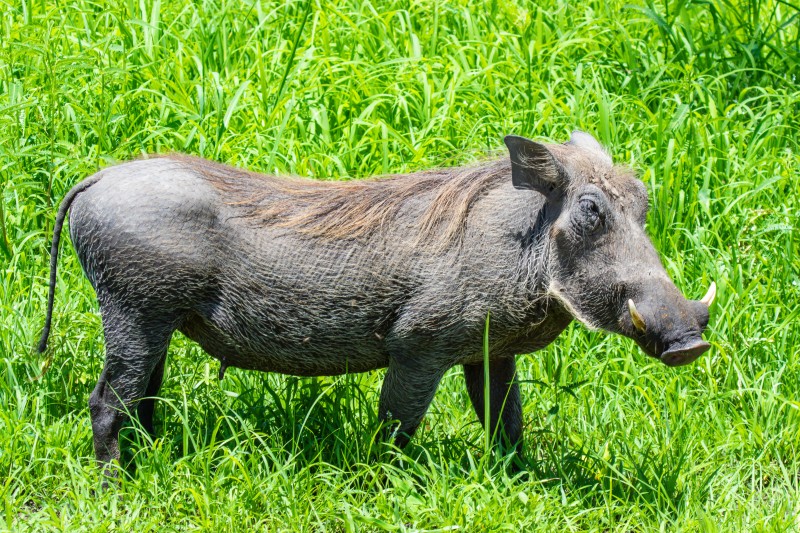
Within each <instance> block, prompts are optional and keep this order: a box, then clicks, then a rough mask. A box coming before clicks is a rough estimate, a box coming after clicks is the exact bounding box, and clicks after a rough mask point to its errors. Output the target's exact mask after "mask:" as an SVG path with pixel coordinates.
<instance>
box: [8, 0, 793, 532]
mask: <svg viewBox="0 0 800 533" xmlns="http://www.w3.org/2000/svg"><path fill="white" fill-rule="evenodd" d="M536 4H538V5H539V6H540V7H536V6H535V5H534V4H533V3H530V4H527V3H526V4H519V5H518V4H514V3H511V2H498V1H496V0H495V1H492V0H486V1H481V0H476V1H471V2H467V1H460V2H450V3H448V2H441V1H436V0H427V1H422V2H418V3H417V2H408V1H403V0H386V1H382V2H377V1H376V2H370V1H368V0H340V1H338V2H328V1H326V0H301V1H290V2H268V1H260V0H244V1H241V0H237V1H234V0H215V1H211V0H195V1H194V2H191V3H190V2H187V1H184V2H179V1H175V2H166V1H165V2H159V1H157V0H156V1H153V0H122V1H119V2H110V1H106V0H94V1H93V0H66V1H60V2H53V1H51V0H0V266H2V268H0V368H2V370H0V509H2V510H1V511H0V517H1V518H2V520H1V521H0V523H1V524H2V525H0V527H2V528H6V529H9V530H15V531H27V530H65V531H82V530H86V531H108V530H117V531H134V530H135V531H148V530H150V531H170V530H189V529H199V530H212V531H239V530H248V531H249V530H259V529H262V530H326V529H331V530H335V531H373V530H384V529H385V530H395V531H404V530H408V531H410V530H445V529H446V528H449V529H446V530H448V531H452V530H461V531H494V530H510V531H523V530H525V531H535V530H543V531H569V530H574V531H587V530H588V531H607V530H620V531H632V530H634V531H638V530H645V531H659V530H660V531H675V530H683V531H787V530H800V518H799V516H800V347H799V346H800V327H798V324H799V323H800V258H799V257H798V252H799V251H798V241H799V240H800V215H799V214H798V213H800V172H799V171H798V166H799V162H800V158H799V157H798V152H800V146H798V144H799V143H798V139H799V138H800V124H799V121H798V117H800V88H799V87H798V81H799V80H798V76H800V48H799V43H800V40H799V39H800V35H798V28H799V27H800V6H799V5H798V4H797V2H794V1H791V0H790V1H786V0H763V1H762V0H749V1H744V0H742V1H739V2H731V1H728V0H710V1H708V2H706V1H703V2H701V1H693V0H688V1H681V2H672V1H668V2H667V3H664V2H662V1H659V2H656V3H652V2H649V1H648V2H647V3H644V4H642V3H637V4H635V5H627V4H625V3H624V2H621V1H618V0H611V1H609V2H603V1H599V0H586V1H583V2H566V1H562V0H545V1H543V2H537V3H536ZM574 128H581V129H585V130H587V131H590V132H593V133H594V134H596V136H597V137H598V138H599V139H600V141H601V142H603V143H605V144H606V145H607V146H608V147H609V149H610V151H611V152H612V153H613V154H614V156H615V158H616V160H617V161H620V162H626V163H628V164H630V165H632V166H633V167H634V168H636V169H637V170H638V172H639V173H640V175H641V177H642V178H643V180H644V181H645V183H646V184H647V186H648V188H649V190H650V193H651V202H652V207H653V209H652V210H651V213H650V216H649V220H648V229H649V232H650V235H651V236H652V239H653V241H654V243H655V245H656V247H657V248H658V249H659V250H660V252H661V253H662V255H663V258H664V262H665V265H666V267H667V270H668V271H669V273H670V275H671V276H672V277H673V279H674V280H675V282H676V283H677V284H678V286H679V287H681V288H682V289H683V290H684V291H685V293H686V294H687V295H688V296H690V297H694V298H697V297H699V296H701V295H702V293H703V291H704V289H705V288H706V287H707V286H708V283H709V281H710V280H716V281H717V284H718V286H719V295H718V298H717V302H716V303H715V304H714V308H713V310H712V319H711V324H710V327H709V331H708V333H707V335H706V336H707V338H708V339H709V341H710V342H711V343H712V345H713V348H712V350H711V351H710V352H708V353H707V354H706V355H705V356H704V357H703V358H701V359H700V360H699V361H698V362H697V363H695V364H693V365H691V366H688V367H683V368H677V369H673V368H666V367H664V366H663V365H661V364H660V363H658V362H655V361H653V360H651V359H648V358H647V357H646V356H645V355H644V354H642V353H641V351H640V350H639V349H638V348H636V347H635V345H634V344H633V342H632V341H629V340H627V339H623V338H620V337H615V336H612V335H608V334H604V333H600V332H589V331H587V330H586V329H584V328H582V327H580V326H579V325H577V324H574V325H573V326H571V327H570V328H569V329H568V330H567V331H566V332H565V333H564V334H563V335H562V336H561V337H560V338H559V339H558V341H556V342H555V343H554V344H553V345H552V346H550V347H549V348H547V349H546V350H543V351H541V352H539V353H536V354H532V355H521V356H520V357H519V358H518V359H519V364H520V368H521V378H522V379H523V380H525V383H524V384H523V385H522V387H523V397H524V412H525V425H526V436H527V444H526V446H527V448H526V456H525V462H526V469H525V471H524V472H523V473H522V474H512V473H511V472H512V470H511V469H509V468H506V466H507V463H508V461H510V457H494V456H492V457H486V454H485V453H484V450H485V444H484V441H483V433H482V424H481V422H479V421H478V420H477V419H476V418H475V417H474V415H473V413H472V411H471V408H470V407H469V405H468V399H467V395H466V392H465V390H464V387H463V382H462V381H463V380H462V378H461V375H460V372H458V371H457V370H456V369H454V370H453V371H451V372H450V373H448V374H447V376H446V377H445V379H444V381H443V382H442V386H441V388H440V390H439V392H438V393H437V396H436V398H435V400H434V402H433V405H432V407H431V410H430V412H429V415H428V416H427V418H426V419H425V423H424V427H423V428H422V429H421V431H420V432H419V433H418V435H417V436H416V437H415V439H414V440H413V441H412V445H411V446H410V447H409V448H408V449H407V450H406V451H405V452H403V453H394V452H387V451H385V450H380V449H376V447H375V445H374V444H373V435H374V433H375V432H376V431H377V429H378V423H377V417H376V405H377V398H378V391H379V388H380V383H381V379H382V373H381V372H375V373H370V374H365V375H358V376H344V377H340V378H318V379H298V378H292V377H284V376H278V375H267V374H258V373H251V372H245V371H239V370H236V369H229V370H228V372H227V374H226V377H225V379H224V380H223V381H222V382H218V381H217V379H216V374H217V365H216V362H214V361H213V360H212V359H210V358H209V357H208V356H206V355H205V354H203V353H202V351H201V350H200V349H199V347H197V346H196V345H194V344H192V343H191V342H189V341H187V340H186V339H184V338H182V337H180V336H176V338H175V339H174V341H173V344H172V347H171V350H170V356H169V360H168V366H167V372H166V379H165V386H164V388H163V389H162V392H161V396H163V398H164V401H163V402H160V404H159V407H158V408H157V413H156V422H157V429H158V431H159V437H158V438H157V439H156V440H155V441H151V440H149V438H148V437H147V436H145V435H144V434H143V433H142V431H141V430H140V429H139V428H138V427H137V426H136V425H135V423H131V424H130V425H129V426H128V427H127V429H125V430H124V431H123V438H124V441H125V443H124V444H123V445H124V446H125V450H126V451H125V453H124V455H123V466H124V469H125V470H124V471H125V473H124V475H123V477H122V479H121V483H120V486H119V487H118V488H116V489H115V490H111V491H107V492H98V491H97V489H98V487H99V484H100V482H101V480H100V478H99V473H98V471H97V469H96V468H95V465H94V463H93V455H92V447H91V425H90V421H89V413H88V409H87V399H88V395H89V392H90V391H91V389H92V387H93V386H94V382H95V380H96V379H97V376H98V375H99V372H100V369H101V366H102V359H103V342H102V329H101V324H100V318H99V316H98V312H97V305H96V303H95V301H94V295H93V293H92V290H91V287H90V286H89V284H88V282H87V281H86V280H85V279H84V277H83V275H82V272H81V269H80V266H79V264H78V262H77V259H76V257H75V255H74V253H73V251H72V249H71V247H70V246H69V244H68V243H65V245H64V246H62V250H63V252H62V256H61V259H60V268H59V271H58V276H59V278H58V291H57V294H56V306H55V309H56V311H55V313H56V314H55V323H54V329H53V335H52V336H51V340H50V347H51V348H50V351H49V353H48V354H47V355H46V356H39V355H36V354H34V351H33V347H34V345H35V342H36V339H37V336H38V334H39V332H40V330H41V327H42V324H43V319H44V316H43V315H44V304H45V300H46V276H47V262H48V249H49V248H48V247H49V241H50V233H51V230H52V226H53V219H54V213H55V208H56V206H57V204H58V202H59V199H60V198H61V197H62V196H63V195H64V193H65V192H66V191H67V190H68V189H69V188H70V187H71V186H72V185H73V184H75V183H76V182H77V181H79V180H80V179H82V178H83V177H85V176H87V175H89V174H91V173H92V172H94V171H95V170H96V169H97V168H99V167H102V166H105V165H108V164H111V163H113V162H116V161H121V160H126V159H129V158H132V157H136V156H138V155H140V154H144V153H150V152H162V151H169V150H174V151H182V152H189V153H195V154H200V155H203V156H206V157H209V158H213V159H216V160H219V161H224V162H228V163H231V164H235V165H240V166H246V167H249V168H252V169H255V170H259V171H265V172H278V173H292V174H299V175H305V176H313V177H315V178H319V179H353V178H358V177H363V176H369V175H373V174H380V173H386V172H401V171H410V170H414V169H422V168H429V167H433V166H441V165H453V164H460V163H465V162H469V161H472V160H474V159H476V158H481V157H484V156H485V155H486V153H487V152H489V151H494V150H497V149H499V148H501V147H502V140H501V139H502V136H503V135H505V134H507V133H512V132H513V133H517V134H522V135H526V136H529V137H534V138H549V139H552V140H555V141H563V140H565V139H566V138H567V137H568V135H569V132H570V131H571V130H572V129H574ZM47 365H49V370H48V372H47V373H46V374H45V375H44V376H43V377H42V378H41V379H39V380H37V379H36V377H37V376H38V375H39V374H40V373H41V371H42V369H43V368H44V367H45V366H47Z"/></svg>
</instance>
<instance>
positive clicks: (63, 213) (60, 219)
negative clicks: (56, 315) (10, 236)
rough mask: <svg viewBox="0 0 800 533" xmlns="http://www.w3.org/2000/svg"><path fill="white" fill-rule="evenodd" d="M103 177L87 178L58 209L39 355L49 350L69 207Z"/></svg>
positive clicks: (70, 192) (72, 190)
mask: <svg viewBox="0 0 800 533" xmlns="http://www.w3.org/2000/svg"><path fill="white" fill-rule="evenodd" d="M101 177H102V173H100V172H98V173H97V174H95V175H94V176H91V177H89V178H86V179H85V180H83V181H82V182H80V183H78V184H77V185H75V186H74V187H73V188H72V189H70V190H69V192H68V193H67V194H66V195H65V196H64V199H63V200H61V205H60V206H59V208H58V214H57V215H56V223H55V226H54V227H53V244H52V245H51V246H50V292H49V294H48V295H47V318H45V322H44V329H43V330H42V337H41V338H40V339H39V347H38V350H39V353H42V352H44V351H45V350H46V349H47V338H48V337H49V336H50V325H51V324H52V322H53V300H54V298H55V292H56V267H57V266H58V243H59V242H60V241H61V228H62V227H63V226H64V219H65V218H66V217H67V211H69V207H70V205H72V202H73V200H75V197H76V196H78V195H79V194H80V193H82V192H83V191H85V190H86V189H88V188H89V187H91V186H92V185H94V184H95V183H97V182H98V181H99V180H100V178H101Z"/></svg>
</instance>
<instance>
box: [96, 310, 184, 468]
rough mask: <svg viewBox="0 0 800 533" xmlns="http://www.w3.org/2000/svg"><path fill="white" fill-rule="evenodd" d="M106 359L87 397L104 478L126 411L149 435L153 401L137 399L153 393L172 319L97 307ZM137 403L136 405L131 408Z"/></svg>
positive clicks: (114, 457) (116, 454)
mask: <svg viewBox="0 0 800 533" xmlns="http://www.w3.org/2000/svg"><path fill="white" fill-rule="evenodd" d="M101 312H102V316H103V331H104V334H105V342H106V361H105V366H104V368H103V372H102V374H101V375H100V379H99V380H98V382H97V385H96V386H95V388H94V391H92V394H91V396H90V397H89V411H90V414H91V417H92V433H93V435H94V451H95V457H96V458H97V462H98V464H99V465H100V466H101V468H103V471H104V474H105V475H106V476H110V477H113V476H115V475H116V472H115V470H114V469H113V468H111V466H112V465H111V463H112V462H113V461H115V460H119V430H120V427H121V426H122V424H123V422H124V421H125V419H126V417H127V416H128V414H129V413H131V412H132V411H133V410H135V409H136V408H139V409H140V411H139V413H140V416H142V420H141V422H142V425H143V426H144V427H145V428H146V429H147V430H148V431H151V430H152V427H153V422H152V415H153V407H154V405H153V404H154V401H153V400H152V399H151V400H149V401H147V402H146V403H144V405H142V403H140V402H139V400H140V399H141V398H143V397H145V396H152V395H154V394H156V393H157V392H158V388H159V386H160V384H161V378H162V377H163V372H164V359H165V356H166V351H167V347H168V346H169V340H170V337H171V336H172V332H173V331H174V329H175V328H174V320H171V319H165V320H164V319H155V318H153V317H143V316H142V313H141V312H140V311H127V310H122V309H119V308H118V307H116V306H114V305H101ZM137 404H138V405H137Z"/></svg>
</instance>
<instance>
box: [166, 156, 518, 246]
mask: <svg viewBox="0 0 800 533" xmlns="http://www.w3.org/2000/svg"><path fill="white" fill-rule="evenodd" d="M161 157H166V158H168V159H171V160H173V161H176V162H179V163H185V164H186V165H187V167H189V168H190V169H191V170H194V171H196V172H198V173H199V174H201V175H202V176H203V177H205V178H206V179H208V180H209V182H210V183H212V184H213V185H214V186H215V187H216V188H217V189H218V190H219V191H220V192H221V193H222V194H223V197H224V198H225V199H226V201H227V202H228V203H229V204H231V205H237V206H241V207H242V208H243V212H244V213H245V216H247V217H249V218H252V219H253V220H255V221H257V223H258V224H261V225H263V226H272V227H280V228H291V229H294V230H296V231H298V232H299V233H301V234H305V235H308V236H311V237H319V238H323V239H327V240H337V239H357V238H363V237H368V236H370V235H372V234H373V233H375V232H376V231H379V230H380V229H381V228H382V227H383V226H384V224H390V223H391V221H392V219H393V218H394V217H396V216H397V215H398V213H399V212H400V210H401V209H402V208H403V205H404V204H405V203H406V202H407V201H408V200H410V199H412V198H414V197H420V196H427V197H428V198H430V203H429V205H428V206H427V208H426V209H425V212H424V214H423V215H422V216H421V217H420V218H419V220H418V221H417V225H418V229H419V235H418V236H417V238H418V239H420V240H429V239H430V240H435V241H438V242H439V243H440V244H443V245H448V244H453V243H456V242H459V241H460V239H461V236H462V235H463V232H464V229H465V225H466V220H467V216H468V214H469V211H470V208H471V207H472V205H473V204H474V202H475V201H476V200H477V199H478V198H479V197H480V196H481V195H482V194H483V193H484V192H486V191H487V190H488V189H489V188H490V187H491V185H492V184H493V183H495V182H497V181H498V180H500V179H508V180H510V179H511V178H510V164H509V162H508V161H507V160H505V159H501V160H492V161H485V162H483V163H479V164H475V165H471V166H466V167H453V168H445V169H437V170H428V171H424V172H417V173H413V174H396V175H390V176H383V177H376V178H369V179H360V180H352V181H321V180H313V179H307V178H296V177H275V176H268V175H263V174H257V173H255V172H250V171H247V170H242V169H238V168H233V167H230V166H226V165H222V164H219V163H215V162H212V161H208V160H205V159H201V158H198V157H192V156H187V155H181V154H168V155H165V156H161Z"/></svg>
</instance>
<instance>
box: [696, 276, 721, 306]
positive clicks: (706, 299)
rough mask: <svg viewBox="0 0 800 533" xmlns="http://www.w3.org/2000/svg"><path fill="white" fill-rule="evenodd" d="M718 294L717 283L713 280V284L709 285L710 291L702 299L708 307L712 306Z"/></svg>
mask: <svg viewBox="0 0 800 533" xmlns="http://www.w3.org/2000/svg"><path fill="white" fill-rule="evenodd" d="M716 295H717V284H716V283H714V282H713V281H712V282H711V286H710V287H708V292H707V293H706V295H705V296H703V299H702V300H700V301H701V302H703V303H704V304H706V307H711V304H712V303H714V297H715V296H716Z"/></svg>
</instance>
